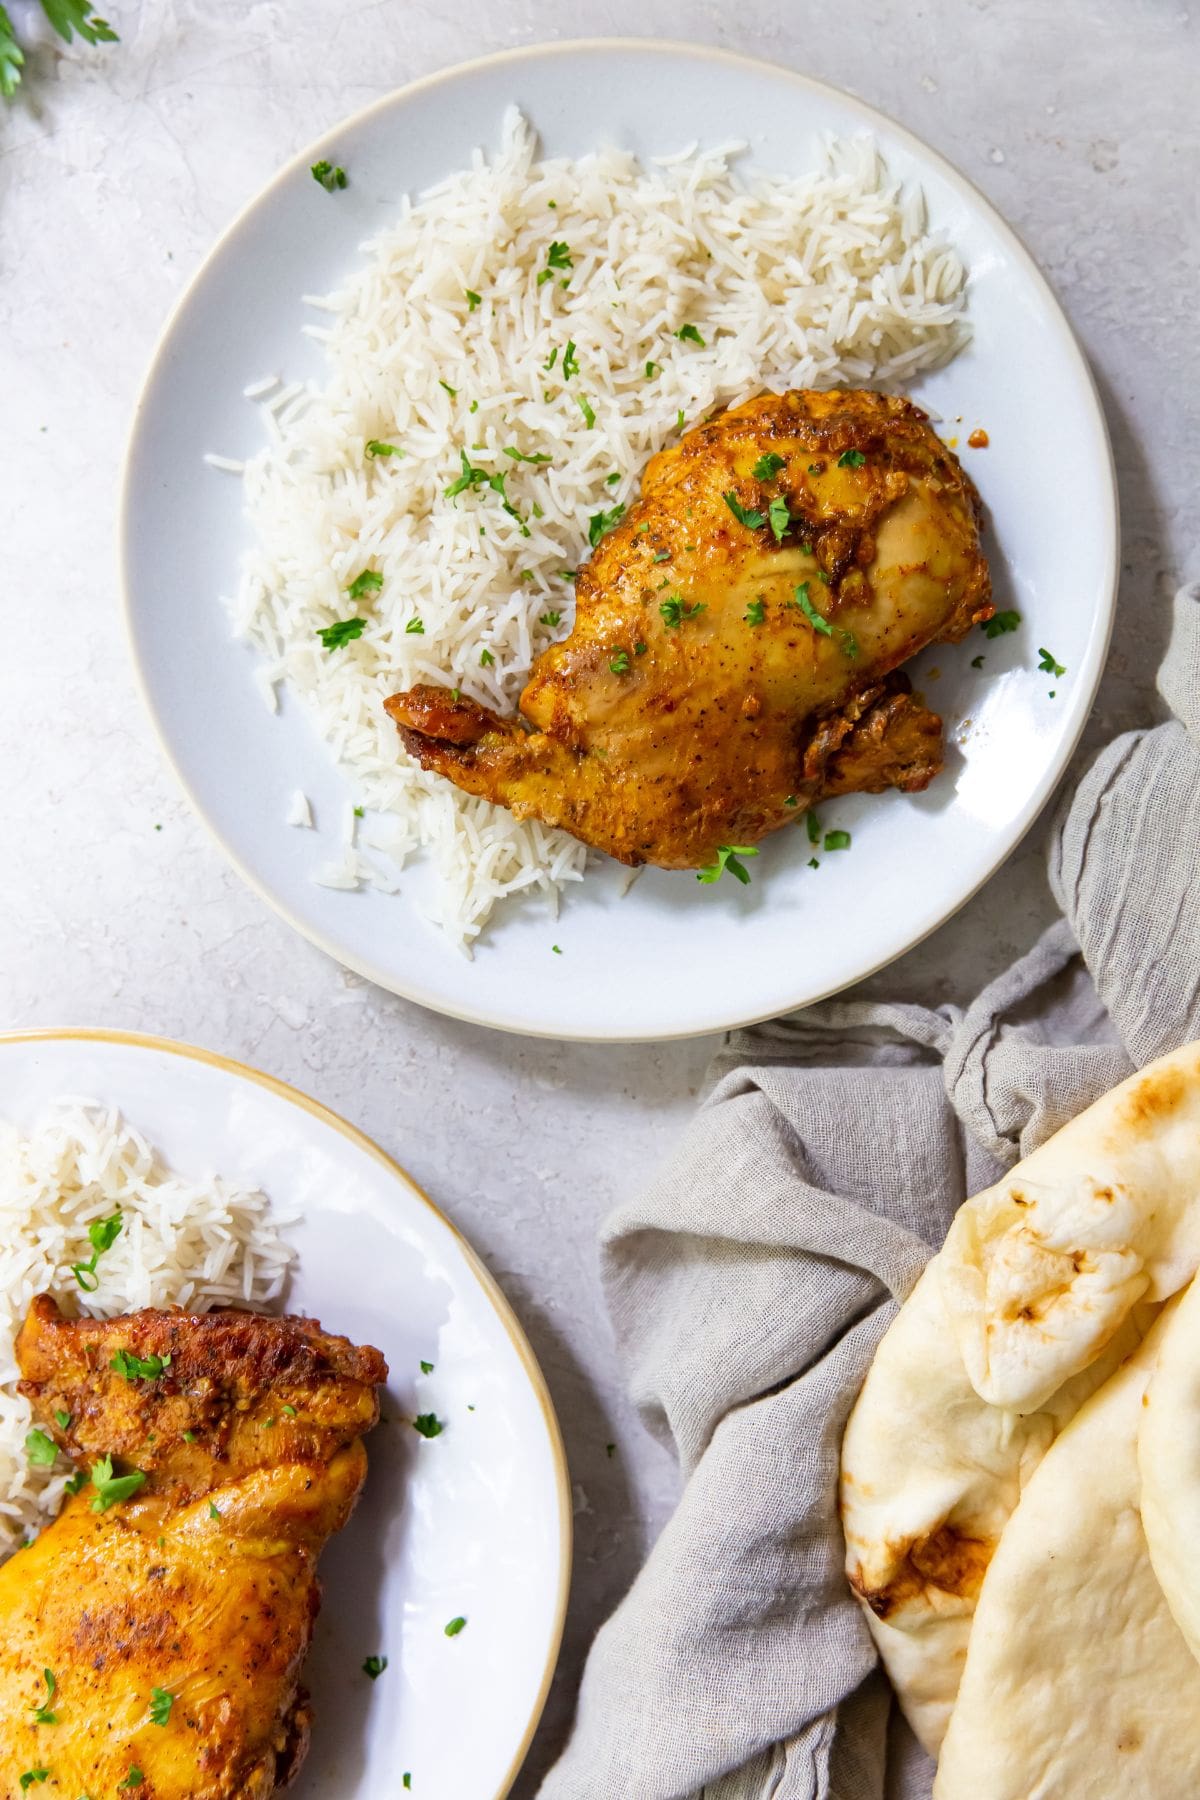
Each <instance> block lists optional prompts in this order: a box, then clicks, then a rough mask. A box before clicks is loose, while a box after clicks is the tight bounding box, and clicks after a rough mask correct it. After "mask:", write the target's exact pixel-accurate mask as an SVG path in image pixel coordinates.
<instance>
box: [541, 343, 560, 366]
mask: <svg viewBox="0 0 1200 1800" xmlns="http://www.w3.org/2000/svg"><path fill="white" fill-rule="evenodd" d="M557 361H558V345H557V344H555V346H554V348H553V350H552V351H551V352H550V354H549V356H548V357H547V358H546V360H545V362H544V363H543V364H542V367H543V369H545V370H547V371H549V370H550V369H552V368H553V367H554V365H555V363H556V362H557Z"/></svg>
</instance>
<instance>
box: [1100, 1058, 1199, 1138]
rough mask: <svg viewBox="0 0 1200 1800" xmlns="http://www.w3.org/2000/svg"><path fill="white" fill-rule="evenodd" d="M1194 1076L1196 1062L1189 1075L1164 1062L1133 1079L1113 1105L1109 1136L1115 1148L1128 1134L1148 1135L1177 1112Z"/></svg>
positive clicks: (1197, 1071) (1195, 1074)
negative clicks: (1129, 1086)
mask: <svg viewBox="0 0 1200 1800" xmlns="http://www.w3.org/2000/svg"><path fill="white" fill-rule="evenodd" d="M1196 1076H1200V1063H1197V1065H1196V1067H1195V1069H1194V1070H1193V1071H1191V1078H1189V1074H1188V1072H1186V1071H1185V1070H1183V1069H1181V1068H1180V1067H1179V1065H1178V1063H1168V1064H1166V1065H1165V1066H1164V1067H1162V1068H1157V1069H1151V1070H1150V1071H1149V1073H1148V1074H1146V1075H1143V1077H1142V1079H1141V1080H1140V1081H1136V1082H1135V1083H1134V1084H1133V1086H1132V1087H1131V1088H1130V1089H1129V1092H1128V1093H1126V1094H1123V1095H1122V1097H1121V1101H1120V1104H1119V1105H1118V1107H1117V1108H1116V1113H1115V1117H1114V1120H1113V1125H1114V1130H1113V1134H1112V1135H1113V1137H1114V1139H1115V1141H1116V1142H1117V1144H1118V1147H1121V1148H1123V1147H1125V1144H1126V1142H1127V1140H1128V1138H1129V1137H1130V1136H1133V1137H1140V1136H1144V1135H1148V1134H1149V1133H1150V1132H1152V1131H1153V1130H1154V1129H1155V1128H1156V1126H1158V1125H1160V1124H1161V1123H1162V1121H1163V1119H1165V1118H1166V1117H1168V1115H1169V1114H1171V1113H1173V1112H1175V1111H1177V1110H1178V1108H1179V1107H1180V1106H1182V1104H1183V1102H1184V1101H1185V1100H1186V1099H1187V1098H1188V1097H1189V1095H1190V1093H1191V1091H1192V1081H1193V1080H1194V1079H1195V1077H1196Z"/></svg>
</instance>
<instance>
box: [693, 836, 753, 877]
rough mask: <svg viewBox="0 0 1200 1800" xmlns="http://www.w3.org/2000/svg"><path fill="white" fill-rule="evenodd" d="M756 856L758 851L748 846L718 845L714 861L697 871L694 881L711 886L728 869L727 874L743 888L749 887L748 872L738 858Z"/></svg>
mask: <svg viewBox="0 0 1200 1800" xmlns="http://www.w3.org/2000/svg"><path fill="white" fill-rule="evenodd" d="M757 855H758V851H757V850H755V849H754V848H753V846H752V845H750V844H718V845H717V854H716V858H715V860H714V861H713V862H710V863H709V864H707V866H706V867H705V868H703V869H697V871H696V880H697V881H703V882H705V883H706V884H707V885H710V886H711V884H712V883H713V882H714V881H720V879H721V877H722V875H724V873H725V871H726V869H728V871H729V873H730V874H731V875H732V876H733V877H734V879H735V880H737V881H740V882H741V884H742V886H743V887H749V885H750V871H749V869H747V868H746V866H745V864H744V863H741V862H739V860H738V858H739V857H742V856H757Z"/></svg>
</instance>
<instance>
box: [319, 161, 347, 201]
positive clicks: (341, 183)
mask: <svg viewBox="0 0 1200 1800" xmlns="http://www.w3.org/2000/svg"><path fill="white" fill-rule="evenodd" d="M312 178H313V180H314V181H316V182H319V183H320V185H321V186H322V187H323V188H324V189H325V192H326V193H327V194H333V193H336V192H337V190H338V188H344V187H345V185H346V171H345V169H343V168H342V167H341V165H340V164H334V163H331V162H326V161H325V159H324V158H322V159H321V161H320V162H315V163H314V164H313V166H312Z"/></svg>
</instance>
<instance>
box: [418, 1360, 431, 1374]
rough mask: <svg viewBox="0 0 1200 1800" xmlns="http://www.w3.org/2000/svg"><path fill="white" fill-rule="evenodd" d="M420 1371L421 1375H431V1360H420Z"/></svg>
mask: <svg viewBox="0 0 1200 1800" xmlns="http://www.w3.org/2000/svg"><path fill="white" fill-rule="evenodd" d="M421 1373H422V1375H432V1374H433V1364H432V1363H431V1362H422V1364H421Z"/></svg>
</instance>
